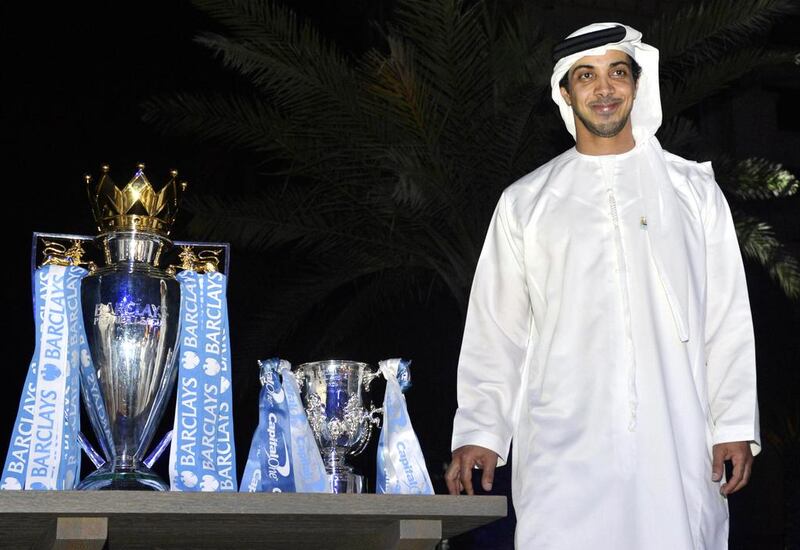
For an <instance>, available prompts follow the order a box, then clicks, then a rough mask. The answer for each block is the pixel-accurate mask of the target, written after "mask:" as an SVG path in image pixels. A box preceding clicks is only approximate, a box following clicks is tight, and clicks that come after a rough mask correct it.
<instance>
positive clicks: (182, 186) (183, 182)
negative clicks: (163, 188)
mask: <svg viewBox="0 0 800 550" xmlns="http://www.w3.org/2000/svg"><path fill="white" fill-rule="evenodd" d="M187 187H189V184H188V183H187V182H185V181H182V182H181V191H186V188H187Z"/></svg>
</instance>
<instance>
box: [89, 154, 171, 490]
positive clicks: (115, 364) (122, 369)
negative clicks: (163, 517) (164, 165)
mask: <svg viewBox="0 0 800 550" xmlns="http://www.w3.org/2000/svg"><path fill="white" fill-rule="evenodd" d="M143 169H144V165H139V167H138V170H137V172H136V174H135V175H134V177H133V179H132V180H131V181H130V182H129V183H128V184H127V185H126V186H125V188H124V189H119V188H117V186H116V185H115V184H114V182H113V181H111V178H110V177H109V175H108V167H107V166H104V167H103V173H102V175H101V177H100V179H99V181H98V182H97V184H96V185H93V184H92V182H91V177H90V176H87V177H86V182H87V187H88V191H89V198H90V201H91V205H92V209H93V212H94V216H95V220H96V221H97V225H98V229H99V230H100V235H99V236H98V237H97V241H98V244H99V247H100V248H101V250H102V251H103V254H104V256H105V263H106V265H105V266H104V267H98V268H97V269H95V270H94V271H93V272H92V273H91V274H90V275H88V276H86V277H85V279H84V280H83V282H82V286H81V300H82V310H83V319H84V326H85V331H86V338H87V341H88V346H89V349H90V351H91V359H92V361H91V364H89V365H88V367H86V368H82V369H81V389H82V392H83V396H84V404H85V406H86V409H87V412H88V416H89V418H90V419H91V422H92V427H93V428H94V433H95V435H96V436H97V440H98V442H99V444H100V446H101V448H102V451H103V453H104V454H105V458H106V462H105V464H103V465H102V466H101V467H100V468H99V469H98V470H97V471H95V472H94V473H92V474H90V475H89V476H87V477H86V478H85V479H84V480H83V481H82V482H81V483H80V485H79V486H78V489H91V490H98V489H140V490H157V491H165V490H168V488H169V487H168V486H167V485H166V484H165V483H164V481H162V480H161V479H160V478H159V476H158V475H157V474H155V473H154V472H153V471H152V470H151V469H150V468H148V467H147V466H146V465H145V464H144V454H145V452H146V450H147V448H148V446H149V445H150V442H151V440H152V439H153V435H154V432H155V429H156V427H157V426H158V424H159V421H160V419H161V417H162V414H163V412H164V407H165V405H166V404H167V402H168V401H169V397H170V395H171V393H172V388H173V385H174V382H175V375H176V362H175V356H176V347H177V343H178V329H179V324H180V323H179V310H180V303H181V289H180V284H179V283H178V281H177V280H176V278H175V277H174V276H173V275H172V274H171V273H168V272H167V271H164V270H162V269H161V268H159V259H160V257H161V255H162V252H163V251H164V250H165V249H166V247H169V246H170V245H171V242H170V241H169V240H168V239H167V236H168V235H169V231H170V227H171V225H172V222H173V221H174V219H175V214H176V212H177V208H178V201H179V199H180V195H181V194H182V192H183V191H184V190H185V188H186V184H185V183H182V184H178V183H177V180H176V178H177V175H178V173H177V171H172V172H171V176H172V177H171V179H170V181H169V182H168V183H167V184H166V186H164V188H163V189H162V190H161V191H160V192H156V191H155V190H154V189H153V187H152V186H151V185H150V182H149V181H148V180H147V178H146V177H145V175H144V171H143ZM86 363H88V362H85V363H84V365H86Z"/></svg>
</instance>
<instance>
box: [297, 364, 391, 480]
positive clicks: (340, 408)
mask: <svg viewBox="0 0 800 550" xmlns="http://www.w3.org/2000/svg"><path fill="white" fill-rule="evenodd" d="M295 374H296V376H297V382H298V385H299V387H300V394H301V397H302V399H303V404H304V405H305V409H306V415H307V416H308V423H309V424H310V425H311V430H312V432H313V433H314V438H315V439H316V441H317V446H318V447H319V449H320V453H322V460H323V462H324V463H325V469H326V471H327V475H328V481H329V483H330V486H331V489H332V490H333V492H334V493H361V492H363V491H364V478H363V476H360V475H357V474H355V473H354V472H353V469H352V467H350V466H349V465H348V464H347V462H346V458H347V457H353V456H356V455H358V454H360V453H362V452H363V451H364V449H365V448H366V447H367V444H368V443H369V440H370V438H371V435H372V428H373V426H376V425H378V424H379V417H378V416H377V415H378V414H379V413H380V412H381V409H376V408H375V407H374V406H372V405H371V406H370V408H369V409H366V408H365V406H364V403H363V399H362V391H365V392H366V391H369V387H370V384H371V383H372V381H373V380H374V379H375V378H377V377H378V376H379V375H378V374H377V373H376V372H375V371H373V370H372V369H371V368H370V366H369V365H367V364H366V363H359V362H356V361H340V360H329V361H317V362H314V363H304V364H302V365H299V366H298V367H297V368H296V369H295Z"/></svg>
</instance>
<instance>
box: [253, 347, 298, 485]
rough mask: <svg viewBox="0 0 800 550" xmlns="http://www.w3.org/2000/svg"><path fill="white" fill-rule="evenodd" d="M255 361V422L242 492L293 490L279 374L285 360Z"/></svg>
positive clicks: (287, 423)
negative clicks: (257, 390) (257, 369)
mask: <svg viewBox="0 0 800 550" xmlns="http://www.w3.org/2000/svg"><path fill="white" fill-rule="evenodd" d="M258 363H259V365H260V377H259V378H260V379H261V392H260V394H259V423H258V426H257V427H256V432H255V434H254V435H253V442H252V444H251V446H250V454H249V455H248V460H247V464H246V465H245V472H244V476H243V477H242V484H241V486H242V492H256V491H265V492H269V493H294V492H295V483H294V473H293V468H292V432H291V424H290V420H289V406H288V403H287V402H286V393H285V392H284V390H283V387H282V385H281V379H280V374H279V373H280V371H281V370H282V367H283V368H285V367H289V363H288V361H285V360H283V359H277V358H273V359H265V360H263V361H259V362H258Z"/></svg>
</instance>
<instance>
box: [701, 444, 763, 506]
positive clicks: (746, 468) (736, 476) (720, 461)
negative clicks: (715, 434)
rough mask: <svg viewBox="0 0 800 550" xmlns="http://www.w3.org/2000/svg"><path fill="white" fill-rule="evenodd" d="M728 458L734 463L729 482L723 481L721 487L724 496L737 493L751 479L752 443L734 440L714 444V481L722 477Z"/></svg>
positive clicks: (712, 472) (712, 476) (712, 471)
mask: <svg viewBox="0 0 800 550" xmlns="http://www.w3.org/2000/svg"><path fill="white" fill-rule="evenodd" d="M726 460H730V461H731V463H732V464H733V473H732V474H731V478H730V479H729V480H728V481H727V483H723V484H722V487H720V489H719V492H720V494H722V496H724V497H727V496H728V495H731V494H733V493H735V492H736V491H738V490H739V489H741V488H742V487H744V486H745V485H747V482H748V481H750V470H751V469H752V467H753V453H752V452H750V443H749V442H747V441H733V442H731V443H718V444H717V445H714V450H713V461H712V464H711V479H712V480H713V481H719V480H720V479H722V473H723V472H724V471H725V461H726Z"/></svg>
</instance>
